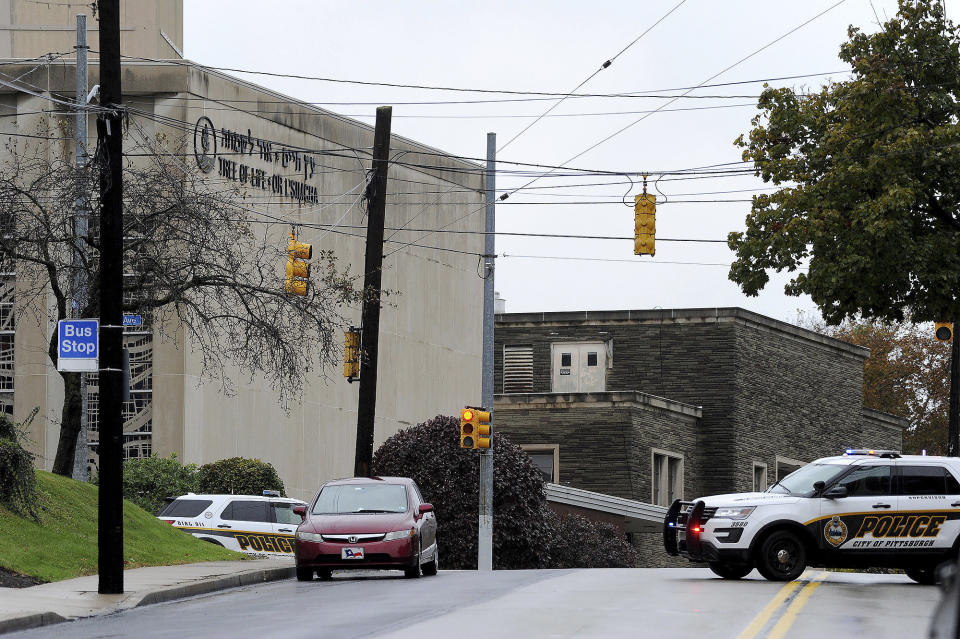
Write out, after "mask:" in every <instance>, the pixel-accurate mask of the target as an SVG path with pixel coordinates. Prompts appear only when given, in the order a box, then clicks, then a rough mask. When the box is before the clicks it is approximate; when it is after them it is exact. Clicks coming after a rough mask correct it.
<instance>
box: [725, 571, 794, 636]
mask: <svg viewBox="0 0 960 639" xmlns="http://www.w3.org/2000/svg"><path fill="white" fill-rule="evenodd" d="M799 585H800V582H799V581H791V582H788V583H786V584H784V586H783V588H781V589H780V590H779V591H778V592H777V594H776V595H775V596H774V598H773V599H771V600H770V603H768V604H767V605H766V606H764V608H763V610H761V611H760V613H759V614H758V615H757V616H756V617H754V618H753V621H751V622H750V625H749V626H747V627H746V628H745V629H744V631H743V632H741V633H740V634H739V635H737V639H754V637H756V636H757V633H758V632H760V631H761V630H763V627H764V626H766V625H767V622H768V621H769V620H770V617H771V616H773V613H775V612H776V611H777V610H779V609H780V607H781V606H782V605H783V604H784V603H785V602H786V601H787V599H788V598H789V597H790V595H791V594H793V591H794V590H796V589H797V586H799Z"/></svg>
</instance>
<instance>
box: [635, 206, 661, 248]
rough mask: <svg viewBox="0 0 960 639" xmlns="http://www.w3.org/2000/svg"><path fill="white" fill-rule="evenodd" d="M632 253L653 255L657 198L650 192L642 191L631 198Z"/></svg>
mask: <svg viewBox="0 0 960 639" xmlns="http://www.w3.org/2000/svg"><path fill="white" fill-rule="evenodd" d="M633 202H634V204H633V222H634V237H633V253H634V255H654V254H655V253H656V247H655V246H654V240H655V239H656V234H657V198H656V197H655V196H654V195H653V194H651V193H643V194H641V195H637V196H635V197H634V198H633Z"/></svg>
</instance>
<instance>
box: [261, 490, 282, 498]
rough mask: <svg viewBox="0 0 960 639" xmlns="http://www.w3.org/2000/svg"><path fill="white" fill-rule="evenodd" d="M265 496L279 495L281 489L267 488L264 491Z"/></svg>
mask: <svg viewBox="0 0 960 639" xmlns="http://www.w3.org/2000/svg"><path fill="white" fill-rule="evenodd" d="M263 496H264V497H279V496H280V491H279V490H265V491H263Z"/></svg>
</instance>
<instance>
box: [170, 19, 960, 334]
mask: <svg viewBox="0 0 960 639" xmlns="http://www.w3.org/2000/svg"><path fill="white" fill-rule="evenodd" d="M678 2H679V0H644V1H643V2H637V1H635V0H634V1H616V2H614V1H603V0H601V1H599V2H582V1H576V2H574V1H571V0H550V1H549V2H547V1H541V2H518V1H517V0H486V1H485V2H479V3H469V4H468V3H463V2H451V1H450V0H442V1H429V2H426V1H420V2H402V1H394V2H384V1H379V2H373V1H366V0H354V1H352V2H327V1H318V0H310V1H299V2H292V1H284V2H272V3H269V5H267V4H265V3H263V2H262V0H259V1H253V0H185V2H184V10H185V15H184V53H185V55H186V57H187V58H189V59H191V60H194V61H196V62H199V63H202V64H208V65H211V66H226V67H236V68H241V69H251V70H259V71H271V72H277V73H288V74H299V75H311V76H322V77H329V78H339V79H344V80H363V81H373V82H389V83H399V84H420V85H431V86H449V87H467V88H484V89H508V90H513V91H542V92H561V93H562V92H569V91H570V90H572V89H573V88H574V87H576V86H577V85H578V84H580V83H581V82H582V81H583V80H585V79H586V78H587V77H588V76H590V75H591V74H592V73H593V72H594V71H596V70H597V69H598V68H599V67H600V65H601V64H602V63H603V62H604V61H605V60H607V59H609V58H611V57H612V56H614V55H616V54H617V53H618V52H619V51H621V50H622V49H623V48H624V47H626V46H627V45H629V44H630V43H631V42H632V41H633V40H634V39H636V38H637V37H638V36H639V35H640V34H642V33H643V32H644V31H645V30H647V29H648V28H650V27H651V25H653V24H654V23H655V22H656V21H657V20H658V19H660V18H661V17H662V16H664V14H666V13H667V12H669V11H670V10H671V9H672V8H673V7H675V6H676V5H677V4H678ZM836 4H837V0H804V1H803V2H797V1H795V0H793V1H790V0H729V1H727V2H715V1H713V0H687V1H686V2H684V3H683V4H682V6H680V7H679V8H677V9H676V10H675V11H673V13H671V14H670V15H669V16H667V17H666V18H665V19H663V20H662V22H660V23H659V24H658V25H657V26H655V27H653V28H652V29H651V30H650V31H649V32H648V33H647V34H646V35H645V36H644V37H642V38H641V39H640V40H639V41H637V42H636V43H635V44H634V45H633V46H631V47H630V48H629V49H628V50H627V51H626V52H624V53H623V54H622V55H620V56H619V57H617V58H616V59H615V61H614V63H613V64H612V65H611V66H610V67H609V68H607V69H606V70H604V71H602V72H600V73H599V74H597V75H596V77H594V78H593V79H592V80H590V81H589V82H588V83H587V84H585V85H584V86H583V87H582V88H581V89H580V91H579V92H580V93H605V94H609V93H625V92H639V91H651V90H653V91H656V90H665V89H676V88H681V87H691V86H696V85H699V84H700V83H702V82H704V81H705V80H707V79H708V78H711V76H714V75H715V74H717V73H719V72H720V71H722V70H724V69H725V68H727V67H729V66H731V65H734V64H735V63H737V62H738V61H740V60H741V59H743V58H745V57H747V56H749V55H750V54H752V53H754V52H756V51H758V50H759V49H761V48H762V47H764V46H765V45H768V44H770V43H771V42H773V41H774V40H776V39H777V38H780V37H781V36H783V35H784V34H787V33H788V32H790V31H792V30H794V29H796V28H797V27H799V26H800V25H801V24H803V23H804V22H806V21H807V20H810V19H811V18H813V17H814V16H816V15H817V14H819V13H821V12H823V11H825V10H827V9H829V8H830V7H833V6H834V5H836ZM958 6H960V3H958ZM874 8H875V9H876V11H877V13H878V14H879V15H880V17H881V18H883V17H884V16H885V15H886V16H891V15H893V14H894V13H895V12H896V3H895V2H893V1H891V0H874V2H873V6H872V7H871V3H870V2H869V1H868V0H846V1H845V2H841V3H840V4H839V6H836V7H835V8H833V9H831V10H829V11H828V12H827V13H825V14H824V15H822V16H820V17H819V18H817V19H815V20H813V21H812V22H810V23H809V24H807V25H806V26H804V27H802V28H800V29H799V30H796V31H795V32H793V33H792V34H790V35H787V36H786V37H784V38H783V39H782V40H780V41H779V42H776V43H775V44H772V45H771V46H769V47H768V48H766V49H764V50H763V51H760V52H759V53H756V55H754V56H752V57H750V58H749V59H747V60H745V61H743V62H740V63H739V64H736V66H734V67H733V68H731V69H730V70H728V71H726V72H724V73H723V74H722V75H720V76H719V77H717V78H716V79H714V80H712V81H711V83H719V82H740V81H747V80H758V79H765V78H779V77H784V76H796V75H807V74H820V73H829V75H822V76H816V77H809V78H802V79H792V80H779V81H771V84H773V85H776V86H795V87H802V86H806V87H818V86H819V85H820V84H821V83H823V82H825V81H826V79H828V78H831V77H832V78H834V79H844V78H846V77H847V75H846V74H845V73H844V69H845V68H846V67H845V65H844V64H842V63H841V62H840V61H839V59H838V58H837V53H838V49H839V45H840V44H841V43H842V42H843V41H844V40H845V39H846V33H847V27H848V25H851V24H853V25H856V26H858V27H860V28H861V29H863V30H865V31H870V32H872V31H875V30H877V21H876V18H875V17H874ZM948 15H949V16H950V17H952V18H955V17H956V16H955V15H954V11H953V7H952V6H951V5H950V4H949V3H948ZM241 77H245V79H248V80H251V81H254V82H256V83H258V84H261V85H264V86H267V87H270V88H272V89H275V90H278V91H282V92H284V93H286V94H288V95H291V96H293V97H296V98H298V99H301V100H305V101H309V102H318V103H328V104H325V105H324V106H326V108H329V109H331V110H333V111H336V112H338V113H342V114H344V115H350V116H352V117H356V118H358V119H361V120H363V121H365V122H369V123H372V122H373V114H374V112H375V109H376V105H378V104H383V105H393V106H394V108H393V117H394V119H393V132H394V133H395V134H399V135H403V136H405V137H408V138H411V139H414V140H417V141H419V142H423V143H425V144H429V145H431V146H434V147H437V148H439V149H442V150H444V151H447V152H450V153H453V154H456V155H462V156H468V157H477V158H481V157H483V156H484V155H485V153H486V134H487V132H494V133H496V134H497V141H498V143H499V145H500V146H502V145H504V144H505V143H507V142H508V140H510V138H512V137H513V136H514V135H516V134H517V133H518V132H520V131H521V130H522V129H523V128H524V127H525V126H527V125H528V124H530V123H531V122H532V121H533V120H534V118H535V117H536V116H538V115H539V114H541V113H542V112H544V111H545V110H546V109H547V108H549V107H550V106H551V105H553V104H554V102H552V101H543V100H536V101H530V100H528V101H522V102H500V103H493V104H490V103H484V104H449V103H448V104H442V105H428V104H401V103H403V102H407V103H410V102H424V101H444V102H450V101H463V100H489V99H503V98H511V97H512V98H516V97H524V96H509V95H489V94H478V93H470V94H464V93H453V92H440V91H427V90H422V89H417V90H413V89H401V88H384V87H363V86H357V85H350V84H337V83H331V82H319V81H311V80H294V79H287V78H272V77H264V76H241ZM761 88H762V84H761V83H751V84H737V85H732V86H721V87H712V88H703V89H698V90H696V91H694V92H692V93H691V94H690V95H691V96H718V95H720V96H741V97H725V98H712V97H697V98H692V97H691V98H684V99H680V100H677V101H675V102H674V103H673V104H670V105H669V106H666V107H664V110H663V111H661V112H659V113H654V114H652V115H649V117H646V118H645V119H643V120H642V121H639V122H637V123H636V124H634V125H633V126H631V127H629V128H628V129H627V130H625V131H623V132H622V133H619V134H618V135H616V136H614V137H612V138H611V139H610V140H608V141H606V142H604V143H602V144H600V145H599V146H597V147H596V148H594V149H593V150H590V151H588V152H586V153H584V154H583V155H582V156H580V157H578V158H577V159H575V160H573V161H572V162H570V163H569V166H570V167H576V168H589V169H596V170H604V171H631V172H639V171H650V172H656V171H665V170H675V169H686V168H692V167H702V166H707V165H715V164H722V163H728V162H737V161H739V160H740V150H739V149H738V148H736V147H735V146H734V145H733V140H734V139H735V138H736V137H737V136H738V135H739V134H741V133H743V132H746V131H748V130H749V128H750V119H751V117H752V116H753V115H754V114H755V112H756V108H755V104H756V96H757V95H758V94H759V92H760V90H761ZM667 93H669V94H673V95H676V94H677V93H682V91H670V92H667ZM667 101H668V100H667V99H663V98H653V97H644V98H606V97H604V98H576V99H568V100H566V101H565V102H563V103H562V104H561V105H560V106H558V107H557V108H556V109H555V110H554V111H553V112H552V113H551V116H548V117H545V118H543V119H541V120H540V121H539V122H537V123H536V124H535V125H534V126H532V127H531V128H530V129H529V130H527V131H526V132H525V133H523V134H522V135H521V136H520V137H518V138H517V139H516V140H515V141H513V142H512V143H510V144H509V145H507V146H506V148H503V149H502V150H501V151H500V152H499V154H498V159H501V160H513V161H517V162H528V163H536V164H545V165H559V164H562V163H564V162H565V161H567V160H569V159H570V158H572V157H574V156H575V155H577V154H579V153H581V152H582V151H584V150H586V149H588V148H589V147H591V146H592V145H594V144H596V143H598V142H600V141H601V140H603V139H604V138H606V137H607V136H609V135H611V134H613V133H614V132H616V131H618V130H620V129H622V128H624V127H626V126H627V125H630V124H631V123H633V122H636V121H637V120H638V119H640V118H642V117H643V116H644V114H643V113H637V112H642V111H645V110H652V109H656V108H658V107H662V106H664V104H665V103H666V102H667ZM335 102H340V103H344V102H367V103H370V104H355V105H349V104H340V105H333V104H329V103H335ZM703 107H722V108H703ZM668 109H684V110H672V111H668ZM689 109H695V110H689ZM616 112H630V113H627V114H611V113H616ZM571 114H603V115H571ZM493 116H496V117H493ZM552 116H557V117H552ZM502 168H504V169H515V168H516V167H511V166H502ZM559 173H560V175H559V176H557V175H550V176H547V177H543V178H542V179H540V180H538V181H537V182H536V183H534V184H533V185H531V188H528V189H525V190H522V191H520V192H518V193H517V194H515V195H513V196H511V197H510V199H509V200H508V201H507V202H506V203H503V204H502V205H499V206H498V207H497V231H498V232H531V233H556V234H570V235H613V236H631V237H632V234H633V210H632V202H633V196H634V195H635V194H637V193H638V192H639V185H637V186H634V187H633V189H632V190H631V189H630V185H629V184H622V182H623V178H620V177H601V178H598V177H588V176H579V177H574V176H571V175H569V172H565V171H560V172H559ZM530 179H531V178H530V177H519V176H512V175H506V174H505V175H500V176H499V177H498V179H497V188H498V192H499V191H508V190H512V189H511V187H512V188H517V187H519V186H521V185H523V184H525V183H527V182H529V181H530ZM597 182H616V184H608V185H601V186H584V187H581V188H556V187H558V186H561V185H572V184H583V183H597ZM652 186H653V185H652V180H651V184H650V189H651V191H652V190H653V189H652ZM765 186H766V187H767V188H769V185H764V184H763V182H762V181H761V180H760V179H759V178H754V177H753V176H736V177H733V176H722V177H710V178H704V179H683V180H671V181H667V180H666V179H665V180H663V181H661V182H660V183H659V184H658V188H659V191H660V192H661V193H662V194H663V195H660V196H658V201H660V202H661V204H659V205H658V212H657V237H658V238H693V239H705V240H724V239H725V238H726V236H727V233H728V232H730V231H733V230H740V229H742V228H743V227H744V219H745V216H746V214H747V213H748V211H749V209H750V204H749V198H750V196H751V195H752V194H753V193H754V192H757V191H748V190H752V189H764V188H765ZM536 187H550V188H536ZM729 191H738V192H735V193H730V192H729ZM664 196H666V199H667V201H666V202H665V203H664ZM623 197H626V198H627V200H628V202H630V204H631V206H630V207H626V206H624V205H623V204H622V203H621V198H623ZM684 200H687V201H690V200H701V201H700V202H686V203H684V202H683V201H684ZM702 200H735V201H732V202H717V201H707V202H703V201H702ZM526 202H536V203H538V204H524V203H526ZM564 202H589V203H587V204H563V203H564ZM478 215H482V213H479V214H478ZM393 222H401V223H402V222H403V221H402V220H399V221H393V220H389V219H388V220H387V226H391V225H392V223H393ZM497 253H499V254H504V253H505V254H507V255H508V256H521V255H525V256H530V255H534V256H549V257H552V258H556V257H577V258H589V259H578V260H569V259H546V258H540V259H534V258H525V257H506V258H501V259H498V261H497V275H496V288H497V290H498V291H499V292H500V293H501V295H502V296H503V297H504V298H506V300H507V310H508V311H509V312H526V311H560V310H564V311H566V310H609V309H634V308H656V307H660V308H689V307H714V306H740V307H744V308H748V309H750V310H754V311H757V312H760V313H763V314H766V315H769V316H772V317H774V318H777V319H783V320H787V321H795V320H796V317H797V312H798V310H802V311H804V312H808V313H809V312H813V311H814V310H815V307H814V305H813V303H812V302H811V300H810V299H809V298H806V297H802V298H796V297H788V296H786V295H784V293H783V285H784V283H785V282H786V277H784V276H774V277H773V278H772V280H771V282H770V284H768V285H767V289H766V290H765V291H764V292H763V293H761V295H760V296H759V297H756V298H748V297H746V296H744V295H743V294H742V293H741V292H740V290H739V289H738V287H737V286H736V285H734V284H733V283H732V282H730V281H729V280H728V279H727V273H728V265H729V263H730V261H731V259H732V254H731V252H730V251H729V250H728V249H727V247H726V245H725V244H722V243H713V244H709V243H691V242H667V241H663V240H662V239H658V241H657V253H656V256H655V257H652V258H651V257H649V256H644V257H636V256H634V255H633V246H632V240H584V239H576V240H570V239H559V238H519V237H510V236H498V237H497ZM600 260H606V261H600ZM610 260H616V261H610Z"/></svg>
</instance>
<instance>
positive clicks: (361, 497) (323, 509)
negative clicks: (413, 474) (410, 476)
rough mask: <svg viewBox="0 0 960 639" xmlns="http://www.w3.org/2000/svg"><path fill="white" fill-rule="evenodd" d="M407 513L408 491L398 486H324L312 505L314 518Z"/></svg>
mask: <svg viewBox="0 0 960 639" xmlns="http://www.w3.org/2000/svg"><path fill="white" fill-rule="evenodd" d="M406 511H407V489H406V487H405V486H402V485H399V484H377V485H367V484H363V485H357V484H341V485H338V486H325V487H324V489H323V490H321V491H320V496H319V497H317V503H316V504H314V505H313V514H315V515H342V514H349V513H402V512H406Z"/></svg>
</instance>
